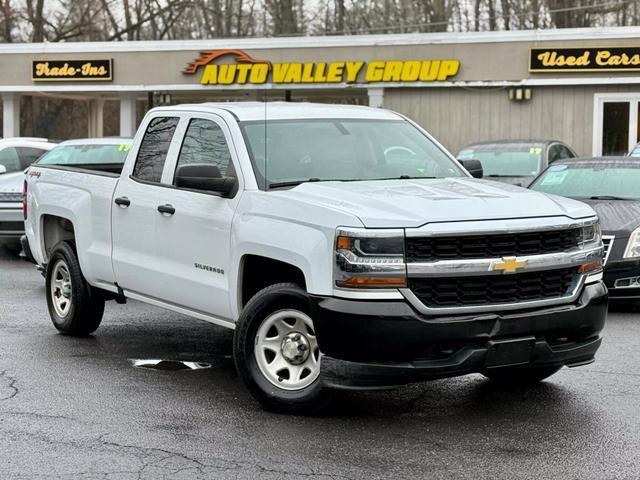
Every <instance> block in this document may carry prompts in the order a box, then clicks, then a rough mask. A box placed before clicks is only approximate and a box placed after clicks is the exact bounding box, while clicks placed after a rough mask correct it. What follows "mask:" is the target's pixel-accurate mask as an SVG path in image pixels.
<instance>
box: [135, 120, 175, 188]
mask: <svg viewBox="0 0 640 480" xmlns="http://www.w3.org/2000/svg"><path fill="white" fill-rule="evenodd" d="M178 120H179V119H178V118H176V117H158V118H154V119H153V120H151V122H150V123H149V126H148V127H147V131H146V132H144V137H142V144H141V145H140V150H139V151H138V157H137V158H136V164H135V166H134V167H133V177H134V178H137V179H139V180H144V181H146V182H156V183H159V182H160V179H161V178H162V169H163V168H164V162H165V160H166V159H167V152H168V151H169V146H170V145H171V139H172V138H173V134H174V132H175V131H176V126H177V125H178Z"/></svg>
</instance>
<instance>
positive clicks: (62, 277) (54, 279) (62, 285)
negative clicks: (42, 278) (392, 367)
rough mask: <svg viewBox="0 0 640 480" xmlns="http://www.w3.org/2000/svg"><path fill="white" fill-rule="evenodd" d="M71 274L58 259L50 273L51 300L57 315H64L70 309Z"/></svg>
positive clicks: (63, 262)
mask: <svg viewBox="0 0 640 480" xmlns="http://www.w3.org/2000/svg"><path fill="white" fill-rule="evenodd" d="M72 291H73V290H72V285H71V275H70V274H69V267H68V266H67V264H66V262H65V261H64V260H58V261H57V262H56V263H55V265H54V266H53V272H52V273H51V300H52V303H53V308H54V310H55V311H56V313H57V314H58V316H59V317H66V316H67V314H68V313H69V310H70V309H71V294H72Z"/></svg>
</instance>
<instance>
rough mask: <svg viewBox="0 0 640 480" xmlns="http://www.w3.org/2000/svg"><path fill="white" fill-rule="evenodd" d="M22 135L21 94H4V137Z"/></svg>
mask: <svg viewBox="0 0 640 480" xmlns="http://www.w3.org/2000/svg"><path fill="white" fill-rule="evenodd" d="M19 136H20V94H19V93H3V94H2V137H3V138H10V137H19Z"/></svg>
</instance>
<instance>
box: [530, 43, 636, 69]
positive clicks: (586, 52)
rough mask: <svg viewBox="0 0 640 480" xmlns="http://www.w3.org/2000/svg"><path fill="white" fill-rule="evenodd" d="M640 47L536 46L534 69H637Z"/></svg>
mask: <svg viewBox="0 0 640 480" xmlns="http://www.w3.org/2000/svg"><path fill="white" fill-rule="evenodd" d="M637 70H640V47H588V48H532V49H531V52H530V55H529V71H530V72H611V71H618V72H633V71H637Z"/></svg>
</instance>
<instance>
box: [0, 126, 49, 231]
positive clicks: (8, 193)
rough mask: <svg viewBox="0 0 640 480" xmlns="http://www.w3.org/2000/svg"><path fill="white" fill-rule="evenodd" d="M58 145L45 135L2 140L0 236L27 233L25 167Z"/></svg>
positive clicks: (0, 160) (0, 153)
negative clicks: (25, 225) (24, 185)
mask: <svg viewBox="0 0 640 480" xmlns="http://www.w3.org/2000/svg"><path fill="white" fill-rule="evenodd" d="M55 146H56V144H55V143H50V142H48V141H47V139H46V138H26V137H16V138H6V139H2V140H0V239H8V240H18V239H19V238H20V236H21V235H23V234H24V217H23V213H22V184H23V183H24V170H25V169H26V168H27V167H28V166H29V165H31V164H32V163H33V162H35V161H36V160H37V159H38V158H39V157H40V156H42V155H43V154H44V153H47V152H48V151H49V150H51V149H52V148H53V147H55Z"/></svg>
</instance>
